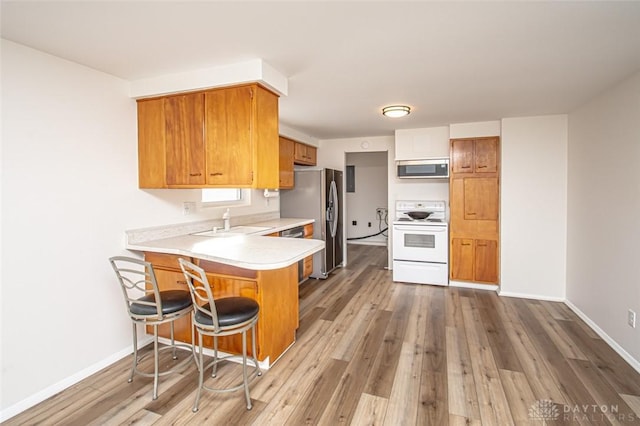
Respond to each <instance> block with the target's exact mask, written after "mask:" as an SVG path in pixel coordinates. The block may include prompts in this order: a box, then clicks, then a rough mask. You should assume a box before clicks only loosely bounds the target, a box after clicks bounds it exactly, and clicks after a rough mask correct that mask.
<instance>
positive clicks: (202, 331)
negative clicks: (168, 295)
mask: <svg viewBox="0 0 640 426" xmlns="http://www.w3.org/2000/svg"><path fill="white" fill-rule="evenodd" d="M179 262H180V268H182V272H184V275H185V278H186V280H187V284H188V285H189V290H190V291H191V298H192V300H193V306H194V310H193V316H192V319H193V325H194V326H195V330H196V332H197V334H198V355H197V356H196V364H197V366H198V372H199V377H198V392H197V394H196V401H195V403H194V404H193V412H196V411H198V403H199V401H200V394H201V391H202V389H206V390H209V391H212V392H231V391H235V390H238V389H240V388H244V394H245V398H246V400H247V410H251V408H252V405H251V398H250V397H249V380H250V379H253V378H254V377H256V376H261V375H262V371H261V370H260V365H259V364H258V360H257V359H256V337H255V331H256V330H255V325H256V322H257V321H258V312H259V310H260V306H259V305H258V303H257V302H256V301H255V300H253V299H250V298H248V297H224V298H220V299H215V300H214V298H213V290H212V289H211V286H210V285H209V281H208V280H207V275H206V273H205V271H204V270H203V269H202V268H200V267H198V266H196V265H194V264H193V263H191V262H189V261H186V260H184V259H182V258H181V259H179ZM247 330H251V348H252V354H251V355H252V356H251V363H252V364H253V367H254V368H253V371H252V372H251V374H248V372H247ZM239 333H242V383H240V384H238V385H237V386H231V387H227V388H213V387H209V386H207V385H205V384H204V371H205V370H206V369H208V368H209V367H212V372H211V377H216V369H217V366H218V364H219V363H221V362H222V361H225V360H229V359H232V358H236V359H237V358H239V357H240V355H227V356H224V357H220V356H218V336H230V335H233V334H239ZM203 335H205V336H212V337H213V351H214V356H213V361H211V362H210V363H209V364H207V365H204V361H203V356H202V352H203V350H202V336H203ZM195 344H196V343H195V339H193V346H194V352H195Z"/></svg>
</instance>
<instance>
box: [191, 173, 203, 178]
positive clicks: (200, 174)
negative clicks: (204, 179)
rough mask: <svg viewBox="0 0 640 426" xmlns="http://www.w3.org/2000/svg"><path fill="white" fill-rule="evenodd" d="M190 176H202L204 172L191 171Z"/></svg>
mask: <svg viewBox="0 0 640 426" xmlns="http://www.w3.org/2000/svg"><path fill="white" fill-rule="evenodd" d="M189 176H191V177H195V176H202V173H189Z"/></svg>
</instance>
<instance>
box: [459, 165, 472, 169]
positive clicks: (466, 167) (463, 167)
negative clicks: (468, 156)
mask: <svg viewBox="0 0 640 426" xmlns="http://www.w3.org/2000/svg"><path fill="white" fill-rule="evenodd" d="M460 168H461V169H470V168H471V166H462V167H460Z"/></svg>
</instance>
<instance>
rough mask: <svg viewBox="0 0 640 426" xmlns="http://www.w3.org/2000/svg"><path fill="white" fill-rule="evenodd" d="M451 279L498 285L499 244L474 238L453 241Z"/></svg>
mask: <svg viewBox="0 0 640 426" xmlns="http://www.w3.org/2000/svg"><path fill="white" fill-rule="evenodd" d="M450 264H451V279H452V280H460V281H477V282H484V283H496V282H497V281H498V242H497V241H495V240H481V239H473V238H452V239H451V262H450Z"/></svg>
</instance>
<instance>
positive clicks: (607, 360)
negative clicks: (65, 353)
mask: <svg viewBox="0 0 640 426" xmlns="http://www.w3.org/2000/svg"><path fill="white" fill-rule="evenodd" d="M348 254H349V266H348V267H346V268H343V269H340V270H338V271H337V272H336V273H335V274H333V275H332V276H331V278H330V279H328V280H325V281H316V280H310V281H308V282H306V283H304V284H302V285H301V287H300V315H301V318H300V329H299V330H298V336H297V342H296V344H295V345H294V346H293V347H292V348H291V349H290V350H289V351H288V352H287V353H285V355H284V356H283V357H282V358H281V359H280V360H279V361H278V362H277V363H276V364H275V365H274V366H273V367H272V369H271V370H269V371H268V372H266V373H265V374H264V375H263V376H262V377H259V378H257V379H255V380H254V381H253V383H252V386H251V397H252V400H253V403H254V407H253V409H252V410H251V411H247V410H246V409H245V403H244V396H243V394H242V392H234V393H232V394H226V395H221V394H212V393H204V394H203V397H202V399H201V402H200V411H199V412H198V413H195V414H194V413H192V411H191V407H192V404H193V400H194V395H195V390H196V373H195V368H194V367H193V366H192V365H190V366H189V368H188V369H187V370H186V371H184V372H183V373H182V374H176V375H173V376H167V377H165V378H164V379H163V380H162V381H161V383H160V396H159V398H158V399H157V400H156V401H152V400H151V381H150V379H146V378H142V377H136V378H135V379H134V381H133V383H127V377H128V374H129V366H130V362H131V357H127V358H126V359H123V360H122V361H120V362H118V363H116V364H114V365H112V366H110V367H109V368H107V369H105V370H103V371H101V372H99V373H97V374H95V375H94V376H92V377H89V378H88V379H86V380H84V381H82V382H80V383H78V384H76V385H75V386H73V387H71V388H69V389H67V390H65V391H64V392H61V393H60V394H58V395H56V396H54V397H52V398H50V399H49V400H47V401H45V402H43V403H41V404H39V405H38V406H36V407H33V408H32V409H30V410H28V411H26V412H24V413H22V414H20V415H18V416H16V417H14V418H12V419H10V420H9V421H7V422H5V424H8V425H26V424H29V425H32V424H43V425H48V424H65V425H82V426H84V425H105V424H108V425H112V424H113V425H116V424H117V425H120V424H133V423H135V424H156V425H164V424H189V425H202V424H207V425H285V424H286V425H304V424H320V425H337V424H345V425H349V424H352V425H383V424H384V425H394V426H395V425H437V426H441V425H447V424H449V425H463V424H477V425H500V426H502V425H509V424H531V425H542V424H597V425H603V424H640V375H639V374H638V373H637V372H636V371H635V370H633V369H632V368H631V367H630V366H629V365H628V364H627V363H625V362H624V360H622V358H620V356H618V355H617V354H616V353H615V352H614V351H613V350H612V349H611V348H610V347H609V346H608V345H607V344H606V343H605V342H604V341H603V340H601V339H600V338H599V337H598V336H597V335H596V334H595V333H594V332H593V331H592V330H591V329H590V328H589V327H588V326H586V325H585V324H584V323H583V322H582V321H581V320H580V319H579V318H578V317H577V316H576V315H575V314H574V313H573V312H571V311H570V310H569V309H568V308H567V307H566V306H565V305H564V304H562V303H553V302H544V301H534V300H525V299H516V298H506V297H498V296H497V295H496V294H495V293H494V292H489V291H480V290H468V289H458V288H449V287H433V286H426V285H412V284H401V283H393V282H392V280H391V272H390V271H388V270H386V269H384V266H385V265H386V256H387V254H386V249H385V248H383V247H376V246H349V253H348ZM165 362H170V361H165ZM232 370H233V371H232ZM237 370H238V366H237V365H228V366H225V367H224V368H223V370H222V371H220V374H219V377H220V378H219V379H217V380H223V381H224V380H228V379H229V378H230V377H231V375H232V374H234V373H235V372H236V371H237ZM225 373H229V374H225ZM210 380H213V379H210Z"/></svg>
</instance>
